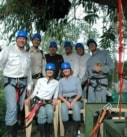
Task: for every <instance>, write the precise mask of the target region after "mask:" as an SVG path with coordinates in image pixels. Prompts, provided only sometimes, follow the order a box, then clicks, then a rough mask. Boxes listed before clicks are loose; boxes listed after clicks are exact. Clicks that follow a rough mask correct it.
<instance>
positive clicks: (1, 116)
mask: <svg viewBox="0 0 127 137" xmlns="http://www.w3.org/2000/svg"><path fill="white" fill-rule="evenodd" d="M5 109H6V107H5V98H4V92H3V89H0V137H2V136H3V135H4V134H5V131H6V127H5Z"/></svg>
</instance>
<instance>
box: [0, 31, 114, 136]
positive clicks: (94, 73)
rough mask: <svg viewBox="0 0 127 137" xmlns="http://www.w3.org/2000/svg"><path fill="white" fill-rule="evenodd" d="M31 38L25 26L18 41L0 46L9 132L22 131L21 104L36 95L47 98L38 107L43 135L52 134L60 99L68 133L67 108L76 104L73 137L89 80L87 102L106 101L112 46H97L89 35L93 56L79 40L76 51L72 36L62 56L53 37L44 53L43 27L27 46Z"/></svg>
mask: <svg viewBox="0 0 127 137" xmlns="http://www.w3.org/2000/svg"><path fill="white" fill-rule="evenodd" d="M27 39H28V36H27V32H26V31H24V30H20V31H18V33H17V36H16V44H15V45H9V46H8V47H5V48H4V49H3V50H2V51H1V52H0V65H1V68H2V69H3V76H4V91H5V99H6V107H7V110H6V116H5V122H6V126H7V131H8V137H17V115H18V109H20V110H22V109H23V104H24V103H25V104H26V105H30V102H31V101H32V100H33V99H36V98H37V99H39V100H40V101H42V102H44V105H42V106H41V107H40V108H39V110H38V113H37V122H38V126H39V131H40V137H50V134H49V133H50V130H51V126H52V122H53V117H54V108H55V106H56V104H57V100H58V99H60V100H61V103H62V105H61V106H62V107H61V112H62V113H61V114H62V120H63V123H64V127H65V136H66V137H67V136H68V132H67V129H68V121H69V115H68V109H72V110H73V115H72V118H73V121H74V124H73V125H74V131H75V132H74V134H73V137H76V134H77V130H78V128H79V124H80V121H81V114H80V109H81V108H82V107H83V104H82V101H81V98H82V95H83V91H84V85H87V86H86V87H87V88H86V91H87V94H88V95H87V94H85V95H86V96H87V99H88V102H93V103H96V102H106V90H107V85H108V80H107V74H108V73H109V72H111V71H112V70H113V69H114V65H113V61H112V59H111V57H110V55H109V53H108V52H107V51H102V50H99V49H98V48H97V46H98V45H97V43H96V41H95V40H94V39H89V40H88V41H87V46H88V48H89V50H90V51H91V53H92V56H90V55H89V54H88V53H85V50H84V46H83V44H82V43H76V45H75V50H76V53H74V52H73V46H72V43H71V42H70V41H66V42H65V43H64V49H65V55H63V56H62V55H60V54H57V48H58V47H57V43H56V42H55V41H52V42H50V44H49V53H47V54H43V52H42V51H41V50H40V49H39V46H40V43H41V35H40V34H39V33H35V34H34V35H33V36H32V44H33V45H32V47H31V48H30V50H29V52H26V51H25V45H26V43H27ZM86 83H87V84H86Z"/></svg>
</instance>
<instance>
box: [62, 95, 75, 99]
mask: <svg viewBox="0 0 127 137" xmlns="http://www.w3.org/2000/svg"><path fill="white" fill-rule="evenodd" d="M75 97H76V95H74V96H70V97H64V98H65V99H67V100H68V99H74V98H75Z"/></svg>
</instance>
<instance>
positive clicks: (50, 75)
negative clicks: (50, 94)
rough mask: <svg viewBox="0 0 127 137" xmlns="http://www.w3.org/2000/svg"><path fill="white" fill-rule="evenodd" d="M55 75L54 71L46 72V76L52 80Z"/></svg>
mask: <svg viewBox="0 0 127 137" xmlns="http://www.w3.org/2000/svg"><path fill="white" fill-rule="evenodd" d="M53 75H54V71H53V70H46V76H47V77H49V78H51V77H53Z"/></svg>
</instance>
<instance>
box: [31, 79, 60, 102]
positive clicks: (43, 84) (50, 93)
mask: <svg viewBox="0 0 127 137" xmlns="http://www.w3.org/2000/svg"><path fill="white" fill-rule="evenodd" d="M58 92H59V82H58V81H57V80H55V79H50V80H48V79H47V78H46V77H44V78H40V79H38V81H37V84H36V86H35V88H34V91H33V92H32V94H31V96H30V98H31V99H32V98H33V97H35V96H37V97H39V98H40V99H44V100H50V99H52V98H55V99H57V98H58Z"/></svg>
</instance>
